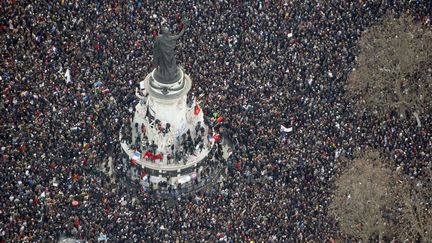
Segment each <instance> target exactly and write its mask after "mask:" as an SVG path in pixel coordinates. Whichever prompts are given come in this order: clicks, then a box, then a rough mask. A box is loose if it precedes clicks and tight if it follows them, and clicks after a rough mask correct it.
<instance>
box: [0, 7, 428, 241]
mask: <svg viewBox="0 0 432 243" xmlns="http://www.w3.org/2000/svg"><path fill="white" fill-rule="evenodd" d="M0 6H1V7H0V12H1V15H0V43H2V44H1V46H0V48H1V49H2V51H1V52H0V55H1V56H0V60H1V61H0V83H1V87H2V89H1V91H0V92H1V101H0V102H1V103H0V109H1V113H2V116H1V117H0V129H1V131H2V132H1V135H0V147H1V151H0V153H1V156H2V163H0V172H1V177H0V184H1V187H0V196H1V197H0V214H1V215H2V216H1V219H0V242H52V241H54V240H56V239H58V238H59V237H61V236H65V235H67V236H71V237H74V238H76V239H81V240H87V241H93V242H94V241H97V239H98V237H99V236H100V235H105V236H106V237H107V238H108V240H109V241H110V242H122V241H125V242H136V241H138V240H144V241H148V242H153V241H168V242H174V241H186V242H192V241H199V240H202V241H218V240H220V241H229V242H243V241H256V242H277V241H281V242H297V241H310V242H312V241H314V242H315V241H318V242H325V241H330V240H332V239H337V238H340V237H341V235H340V234H341V233H340V232H339V230H338V226H337V223H336V221H335V219H334V218H332V217H331V216H330V215H328V214H327V208H328V205H329V203H330V202H331V195H332V190H333V189H334V183H333V182H334V179H335V178H336V176H337V175H338V173H339V172H340V170H341V166H340V164H339V162H338V160H337V159H336V157H338V156H345V157H348V158H350V157H352V156H353V153H354V151H355V150H356V149H358V148H367V147H374V148H385V149H386V150H388V152H389V154H391V155H392V156H393V157H394V159H395V161H396V163H398V164H400V165H401V166H403V167H404V170H405V171H406V173H410V174H411V175H412V176H417V175H418V174H420V173H421V168H422V167H424V166H430V161H431V152H432V151H431V149H432V146H431V139H430V137H431V131H430V127H428V126H423V127H418V126H417V123H416V121H415V119H405V120H401V119H400V118H399V117H398V116H395V115H394V114H388V116H386V117H385V118H379V119H378V118H377V117H376V116H377V115H375V114H368V113H362V112H358V111H356V109H354V108H353V104H354V102H355V101H353V100H348V99H347V98H346V96H345V89H344V86H345V84H346V83H347V76H348V74H349V73H350V71H351V70H352V68H353V66H354V65H355V57H356V55H357V54H358V52H359V48H358V46H357V45H356V43H357V40H358V39H359V37H360V36H361V34H362V31H363V30H364V29H365V28H367V27H368V26H370V25H371V24H374V23H376V21H378V19H379V18H380V17H382V16H383V15H384V14H387V13H392V14H395V15H400V14H401V13H404V12H408V13H410V14H412V15H413V16H414V17H415V18H416V19H417V20H419V21H421V20H426V19H427V20H429V19H430V17H431V13H432V6H431V4H428V1H421V0H417V1H368V0H364V1H318V0H316V1H315V0H304V1H283V0H275V1H268V0H262V1H237V0H236V1H226V0H215V1H195V0H182V1H172V2H170V1H156V0H136V1H124V0H115V1H89V0H80V1H76V0H59V1H46V0H41V1H15V0H7V1H2V2H1V3H0ZM184 17H185V18H188V19H190V22H191V27H190V30H188V32H187V33H186V34H185V36H184V38H183V39H182V40H181V41H180V43H179V44H178V46H177V49H178V51H177V56H178V63H179V64H180V65H182V66H183V68H184V69H185V71H186V73H188V75H189V76H191V78H192V80H193V87H192V90H191V92H190V94H189V95H194V96H196V97H199V96H200V95H204V96H205V97H206V99H205V100H206V102H205V103H203V104H202V109H203V112H204V113H205V114H206V116H212V114H213V113H215V112H216V113H219V114H222V115H223V117H224V121H223V125H224V127H225V135H224V136H230V137H231V138H232V139H233V140H234V141H236V143H235V147H234V151H233V152H234V154H233V156H234V157H235V159H236V163H235V166H232V167H230V168H229V170H228V175H227V179H226V180H225V181H224V182H223V183H219V184H216V185H214V186H213V187H212V188H211V189H209V190H206V191H203V192H200V193H198V194H196V195H194V196H187V197H179V198H178V199H177V200H175V203H173V202H171V201H169V200H164V199H160V198H158V197H152V196H151V195H150V196H149V195H148V193H145V192H143V191H142V188H141V187H139V186H132V185H128V184H125V183H117V182H118V180H120V179H121V178H120V179H119V177H114V178H113V177H111V176H110V175H108V174H105V173H100V170H99V168H101V167H102V168H103V167H106V164H107V163H108V161H109V158H111V159H112V161H114V164H115V165H116V166H114V167H115V168H116V167H117V164H119V166H120V164H121V163H122V162H121V160H122V157H123V156H124V154H122V153H123V152H122V150H121V147H120V141H119V131H120V128H121V127H122V126H123V124H124V122H125V119H129V118H130V117H133V113H134V112H133V107H135V105H136V104H137V103H138V102H139V100H137V99H136V97H135V89H136V87H138V86H139V82H140V81H142V80H143V78H144V77H145V75H147V74H148V73H149V72H150V71H151V70H152V69H153V68H154V66H153V65H152V55H151V53H152V45H153V41H154V37H155V36H156V35H157V33H158V31H159V27H160V23H161V22H163V21H166V22H167V23H168V24H170V25H171V26H172V27H174V29H175V30H176V31H179V30H180V28H181V27H182V25H181V19H182V18H184ZM424 24H425V25H428V26H429V27H430V21H424ZM431 114H432V113H431V112H430V109H429V112H425V113H423V114H421V116H420V119H421V123H422V124H432V117H431ZM281 125H283V126H284V127H289V128H292V131H290V132H288V133H287V134H285V137H284V139H281V132H280V127H281ZM396 149H397V151H398V152H393V151H395V150H396ZM411 161H416V162H415V163H411ZM428 163H429V164H428Z"/></svg>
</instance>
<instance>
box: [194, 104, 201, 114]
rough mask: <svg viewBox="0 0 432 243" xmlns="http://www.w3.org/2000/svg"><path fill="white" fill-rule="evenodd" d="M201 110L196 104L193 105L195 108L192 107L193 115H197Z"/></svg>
mask: <svg viewBox="0 0 432 243" xmlns="http://www.w3.org/2000/svg"><path fill="white" fill-rule="evenodd" d="M200 112H201V108H200V107H199V106H198V105H195V109H194V115H195V116H198V114H199V113H200Z"/></svg>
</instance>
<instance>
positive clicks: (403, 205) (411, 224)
mask: <svg viewBox="0 0 432 243" xmlns="http://www.w3.org/2000/svg"><path fill="white" fill-rule="evenodd" d="M397 184H398V185H397V187H396V188H395V189H396V191H395V195H396V200H395V202H396V205H397V206H396V207H395V208H394V213H393V214H394V215H395V220H396V222H395V226H396V227H395V228H396V229H397V230H396V232H397V235H398V238H399V239H400V240H401V241H406V240H408V241H413V240H417V241H419V242H426V243H430V242H432V172H431V170H430V169H428V168H425V169H423V171H422V173H421V175H420V177H419V178H405V177H404V179H402V180H399V181H398V182H397Z"/></svg>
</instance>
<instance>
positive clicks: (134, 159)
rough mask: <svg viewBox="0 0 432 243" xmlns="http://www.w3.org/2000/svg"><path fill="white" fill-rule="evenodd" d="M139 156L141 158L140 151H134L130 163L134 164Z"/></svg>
mask: <svg viewBox="0 0 432 243" xmlns="http://www.w3.org/2000/svg"><path fill="white" fill-rule="evenodd" d="M140 158H141V153H140V152H138V151H135V152H134V154H133V156H132V164H134V165H135V164H136V163H137V162H138V160H139V159H140Z"/></svg>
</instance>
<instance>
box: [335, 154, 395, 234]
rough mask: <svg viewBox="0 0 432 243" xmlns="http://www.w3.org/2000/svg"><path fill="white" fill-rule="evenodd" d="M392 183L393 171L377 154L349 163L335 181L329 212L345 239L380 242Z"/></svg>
mask: <svg viewBox="0 0 432 243" xmlns="http://www.w3.org/2000/svg"><path fill="white" fill-rule="evenodd" d="M392 180H393V178H392V171H391V170H390V169H389V168H387V167H385V166H384V164H383V159H382V157H381V156H380V155H379V153H378V152H376V151H366V152H365V153H364V154H363V155H361V156H360V158H357V159H354V160H353V161H351V162H350V163H349V165H348V168H347V169H346V170H345V172H343V173H342V174H341V176H340V177H339V178H338V179H337V181H336V187H337V189H336V191H335V195H334V198H333V201H332V203H331V205H330V209H329V210H330V214H332V215H333V216H335V218H336V220H337V221H338V222H339V226H340V229H341V230H342V231H343V232H344V233H345V234H346V235H349V236H351V237H354V238H356V239H361V240H362V242H368V241H369V239H371V238H375V237H378V238H379V239H381V237H382V236H383V233H384V232H385V230H386V227H387V222H386V219H385V217H384V213H383V212H384V211H385V208H386V207H387V205H389V204H390V203H391V201H392V200H393V199H392V197H391V195H390V193H391V190H390V184H391V181H392Z"/></svg>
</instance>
